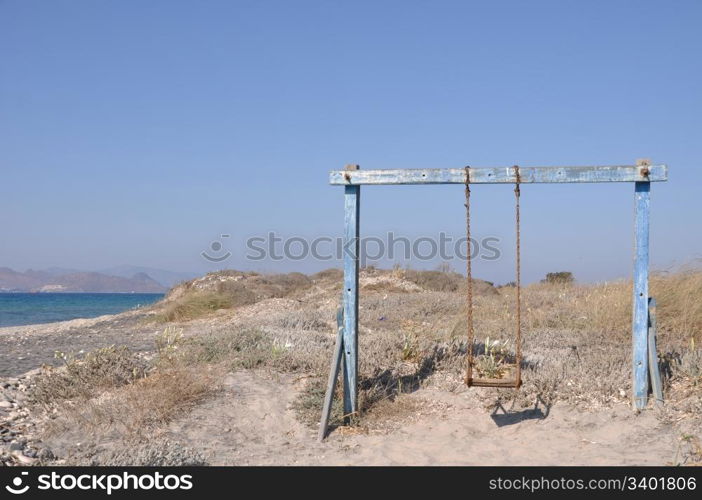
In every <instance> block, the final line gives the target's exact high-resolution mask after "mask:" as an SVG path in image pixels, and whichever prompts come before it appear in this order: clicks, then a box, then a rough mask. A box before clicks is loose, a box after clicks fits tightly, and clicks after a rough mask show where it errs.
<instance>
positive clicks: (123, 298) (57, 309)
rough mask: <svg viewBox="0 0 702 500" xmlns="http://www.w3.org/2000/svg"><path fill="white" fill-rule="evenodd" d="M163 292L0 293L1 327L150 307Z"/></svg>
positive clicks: (91, 316) (50, 321)
mask: <svg viewBox="0 0 702 500" xmlns="http://www.w3.org/2000/svg"><path fill="white" fill-rule="evenodd" d="M163 295H164V294H162V293H0V327H3V326H21V325H33V324H37V323H52V322H54V321H66V320H69V319H76V318H95V317H96V316H102V315H104V314H117V313H120V312H123V311H127V310H129V309H135V308H138V307H143V306H147V305H149V304H153V303H154V302H157V301H158V300H160V299H161V298H162V297H163Z"/></svg>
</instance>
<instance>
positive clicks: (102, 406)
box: [34, 270, 702, 436]
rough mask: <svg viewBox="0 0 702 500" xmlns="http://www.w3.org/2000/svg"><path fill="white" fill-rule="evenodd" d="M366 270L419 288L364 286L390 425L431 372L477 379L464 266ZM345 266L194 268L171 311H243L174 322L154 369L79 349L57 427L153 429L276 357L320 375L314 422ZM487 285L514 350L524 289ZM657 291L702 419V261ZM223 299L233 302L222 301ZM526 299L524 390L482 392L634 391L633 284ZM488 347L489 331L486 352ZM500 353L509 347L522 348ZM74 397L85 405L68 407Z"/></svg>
mask: <svg viewBox="0 0 702 500" xmlns="http://www.w3.org/2000/svg"><path fill="white" fill-rule="evenodd" d="M363 273H364V274H363V275H362V278H364V277H367V274H365V273H370V274H371V275H378V274H382V273H386V274H393V273H394V277H395V278H398V279H402V280H405V281H410V282H412V283H414V285H417V286H418V287H420V290H419V291H413V292H412V293H407V292H406V291H405V290H399V289H382V288H379V289H376V290H364V291H363V293H362V297H361V306H360V328H361V331H360V336H359V344H360V345H359V352H360V358H359V384H360V388H359V400H360V406H361V420H358V419H356V421H357V422H358V423H360V425H380V424H378V421H379V420H378V418H379V415H381V414H386V413H387V415H392V414H393V413H392V409H393V408H396V407H395V406H393V405H394V404H395V403H394V402H395V401H402V400H403V398H404V397H405V396H403V395H405V394H407V393H412V392H414V391H416V390H418V389H420V388H421V387H423V386H424V385H426V384H433V385H435V386H436V387H438V388H440V389H445V390H451V391H454V390H465V388H464V386H463V385H462V378H463V374H464V370H465V360H466V352H467V349H468V346H467V343H466V324H465V294H464V288H462V285H461V283H457V280H458V278H456V276H454V275H448V276H440V275H437V274H435V273H437V272H420V271H417V272H409V273H408V271H407V270H394V271H379V270H366V271H364V272H363ZM439 274H442V273H439ZM242 276H243V277H242ZM458 276H459V277H460V275H458ZM340 277H341V276H340V272H339V271H338V270H329V271H324V272H322V273H318V274H317V275H314V276H312V277H310V278H308V277H304V278H302V277H300V276H299V275H297V274H294V273H293V274H291V275H283V276H282V277H270V276H262V275H256V274H252V273H249V274H242V273H235V272H232V274H229V275H228V274H226V273H225V274H224V275H221V276H220V275H216V276H215V277H214V278H213V279H214V281H211V282H210V281H208V282H207V283H205V285H203V286H202V287H199V285H198V284H197V280H194V281H193V282H190V284H189V285H188V287H186V289H184V290H181V293H179V294H175V295H174V296H173V297H171V300H170V301H169V302H167V303H166V304H165V305H164V309H163V311H169V312H168V314H166V313H163V314H166V316H164V318H174V319H175V318H177V319H178V321H182V320H187V319H190V318H193V317H197V316H198V315H204V314H208V313H209V312H210V311H212V310H214V309H218V308H220V306H221V305H222V304H225V305H226V306H227V307H241V306H242V305H246V304H248V306H249V307H246V308H242V309H241V311H245V312H246V314H244V313H243V312H242V314H241V315H240V316H235V318H234V319H233V320H232V319H229V320H227V321H228V322H222V323H221V324H218V323H216V322H214V323H213V324H214V325H215V326H212V327H210V328H209V329H208V330H207V331H199V332H197V334H195V335H189V336H183V335H182V332H180V331H179V330H177V329H175V328H171V329H167V330H166V331H165V332H164V334H163V335H161V336H160V337H159V338H158V339H157V346H156V347H157V349H156V350H157V356H156V358H155V360H154V361H153V362H152V363H151V365H150V367H148V368H146V369H145V368H143V362H140V361H138V360H136V359H132V357H131V355H130V354H129V353H128V352H126V351H123V350H120V349H119V348H111V349H112V350H110V351H105V352H102V353H95V354H93V355H89V356H88V357H86V358H85V360H84V361H81V362H72V361H71V362H69V363H68V364H69V365H70V368H65V369H63V371H61V370H56V371H52V370H49V371H47V372H46V373H45V374H43V375H42V376H41V377H39V380H38V381H37V383H36V388H35V389H34V390H35V398H36V401H38V402H39V403H41V404H44V406H45V407H49V406H50V407H52V408H59V416H58V417H56V418H53V419H52V420H51V421H52V426H53V428H54V430H58V431H61V430H62V429H63V430H66V429H71V428H73V429H75V428H81V429H93V430H96V429H97V430H100V429H102V431H103V432H104V431H105V430H106V429H111V430H114V429H117V430H119V433H120V435H123V436H127V435H133V434H134V430H137V431H138V432H139V433H143V434H145V433H148V432H149V430H150V429H156V428H159V427H161V426H163V425H164V424H165V423H166V422H168V421H169V419H171V418H173V416H174V415H176V414H178V413H179V412H181V411H182V410H184V409H187V408H188V407H189V406H190V405H193V404H197V403H198V402H199V401H200V400H202V398H204V397H207V395H209V394H212V392H213V391H216V390H217V387H218V380H219V379H220V377H221V376H222V374H223V373H226V372H227V371H230V370H235V369H252V368H257V369H261V368H263V369H269V370H274V371H279V372H286V373H290V372H297V373H304V374H306V375H309V376H310V377H309V379H308V380H309V383H308V384H307V387H306V389H305V390H303V391H302V392H301V394H300V396H299V398H298V400H297V401H296V402H295V405H294V407H295V409H296V410H297V412H298V414H299V415H300V418H301V419H302V420H303V421H306V422H309V423H310V424H314V423H316V422H317V420H318V418H319V412H320V408H321V404H322V399H323V396H324V385H325V383H326V376H327V371H328V369H329V362H330V357H331V352H332V349H333V343H334V338H335V320H334V314H335V310H336V307H337V304H338V294H339V288H340V283H339V280H340ZM211 278H212V276H211ZM220 279H222V280H224V281H220ZM393 279H394V278H393ZM391 281H392V280H391ZM244 285H246V286H244ZM454 285H456V286H455V287H454ZM242 287H243V288H242ZM477 290H478V291H477V293H476V296H475V335H476V339H479V340H480V341H483V340H484V339H485V338H486V337H489V338H490V339H493V340H496V341H510V342H511V343H509V344H508V345H509V346H510V348H513V347H514V344H513V340H514V331H515V311H514V303H515V289H514V287H501V288H499V289H496V288H494V287H492V286H491V285H490V284H487V283H485V285H484V286H481V287H480V288H477ZM651 291H652V292H651V293H652V295H653V296H655V297H656V299H657V301H658V325H659V351H660V353H661V358H662V360H663V368H664V373H665V390H666V398H667V399H668V404H667V410H666V411H667V412H669V413H670V412H673V413H675V412H677V413H676V415H674V416H673V417H671V421H673V420H675V419H679V418H680V415H681V414H684V415H690V416H691V417H690V418H698V417H695V415H699V414H700V413H701V412H702V390H701V389H702V352H701V351H700V349H699V347H698V346H699V345H700V340H701V339H700V336H701V332H702V305H700V302H702V301H700V300H699V299H700V298H702V272H699V271H688V272H684V273H676V274H657V275H655V276H654V277H653V278H652V282H651ZM206 294H214V295H215V296H216V297H218V298H217V300H214V299H213V296H212V295H207V296H206V297H205V298H204V299H203V296H205V295H206ZM222 297H224V298H226V300H227V301H226V302H222V301H220V299H221V298H222ZM280 297H286V298H285V299H281V298H280ZM292 298H294V300H292ZM522 298H523V315H522V320H523V339H524V343H523V353H524V364H523V379H524V385H523V387H522V389H521V390H520V391H513V390H498V389H494V390H493V389H480V390H477V389H476V390H474V391H475V394H477V395H478V396H479V398H481V399H482V400H483V401H484V403H485V405H486V406H489V405H494V404H495V402H496V401H500V400H502V401H504V400H512V401H513V402H514V403H515V404H517V405H521V406H524V407H527V406H533V404H534V402H535V400H536V399H537V398H538V399H541V400H542V401H544V402H545V403H547V404H552V403H554V402H557V401H558V402H568V403H570V404H575V405H582V406H585V407H594V406H602V405H604V406H606V405H611V404H614V403H618V402H620V403H621V402H628V400H629V394H630V386H631V381H630V365H631V340H630V339H631V330H630V329H631V300H632V290H631V283H626V282H614V283H603V284H598V285H575V284H568V283H538V284H534V285H530V286H527V287H525V288H524V290H523V296H522ZM222 300H224V299H222ZM266 300H268V302H266ZM200 302H204V305H202V304H200ZM194 303H197V304H199V305H192V304H194ZM213 304H214V305H213ZM169 321H170V319H169ZM217 325H219V326H217ZM484 350H485V349H484V346H483V345H482V343H480V342H478V345H477V352H478V353H481V352H484ZM501 355H504V357H505V358H507V357H509V352H505V353H502V354H501ZM105 361H107V362H105ZM139 363H142V364H139ZM140 367H141V368H140ZM135 369H136V371H134V370H135ZM140 370H141V371H140ZM42 377H43V378H42ZM104 391H106V392H104ZM340 393H341V391H339V390H338V391H337V399H336V400H335V402H334V413H333V416H332V425H335V424H338V423H340V422H341V421H342V419H343V415H342V410H341V402H340V400H339V398H338V396H339V395H340ZM66 401H79V402H80V404H77V405H76V404H70V405H67V404H65V402H66ZM373 419H375V420H373ZM374 422H375V423H374Z"/></svg>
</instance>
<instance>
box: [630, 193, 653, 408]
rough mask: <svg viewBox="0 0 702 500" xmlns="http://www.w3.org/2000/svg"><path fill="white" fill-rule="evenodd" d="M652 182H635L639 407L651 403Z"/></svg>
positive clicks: (634, 335) (635, 392)
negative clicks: (649, 345) (649, 329)
mask: <svg viewBox="0 0 702 500" xmlns="http://www.w3.org/2000/svg"><path fill="white" fill-rule="evenodd" d="M650 192H651V183H650V182H636V183H635V193H636V211H635V223H634V224H635V225H634V231H635V235H636V236H635V238H636V240H635V241H636V242H635V250H634V253H635V257H634V311H633V320H632V345H633V358H632V361H633V374H632V376H633V399H634V406H635V408H636V409H637V410H642V409H643V408H644V407H645V406H646V403H647V402H648V218H649V208H650Z"/></svg>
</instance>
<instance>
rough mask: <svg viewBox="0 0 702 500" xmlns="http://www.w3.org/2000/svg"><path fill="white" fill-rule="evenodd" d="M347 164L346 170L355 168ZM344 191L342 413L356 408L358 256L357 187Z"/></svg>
mask: <svg viewBox="0 0 702 500" xmlns="http://www.w3.org/2000/svg"><path fill="white" fill-rule="evenodd" d="M357 169H358V165H348V166H347V167H346V170H347V171H348V170H357ZM344 189H345V191H344V210H345V213H344V414H345V415H351V414H354V413H356V412H357V411H358V259H359V248H360V245H359V238H360V232H359V222H360V220H359V210H360V195H361V187H360V186H346V187H345V188H344Z"/></svg>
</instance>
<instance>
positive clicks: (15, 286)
mask: <svg viewBox="0 0 702 500" xmlns="http://www.w3.org/2000/svg"><path fill="white" fill-rule="evenodd" d="M165 291H166V287H164V286H163V285H161V283H159V282H157V281H156V280H154V279H152V278H151V277H150V276H149V275H147V274H145V273H137V274H135V275H133V276H132V277H131V278H125V277H120V276H109V275H106V274H102V273H95V272H70V273H67V274H59V275H55V274H53V273H49V272H46V271H33V270H31V269H30V270H28V271H26V272H24V273H22V272H17V271H14V270H12V269H10V268H8V267H2V268H0V292H92V293H109V292H113V293H132V292H133V293H161V292H165Z"/></svg>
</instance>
